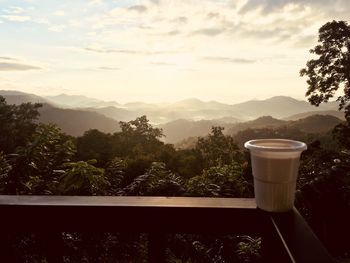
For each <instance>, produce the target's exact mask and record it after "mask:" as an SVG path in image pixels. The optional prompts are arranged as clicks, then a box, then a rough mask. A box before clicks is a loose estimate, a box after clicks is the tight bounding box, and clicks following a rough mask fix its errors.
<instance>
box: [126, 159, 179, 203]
mask: <svg viewBox="0 0 350 263" xmlns="http://www.w3.org/2000/svg"><path fill="white" fill-rule="evenodd" d="M183 193H184V185H183V181H182V179H181V178H180V177H179V176H176V175H175V174H173V173H172V172H171V171H169V170H167V169H166V168H165V164H164V163H157V162H154V163H152V165H151V167H150V168H149V169H148V170H147V172H146V173H145V174H143V175H140V176H138V177H137V178H135V180H134V181H133V182H132V183H131V184H130V185H128V186H127V187H125V188H124V189H123V194H124V195H150V196H179V195H182V194H183Z"/></svg>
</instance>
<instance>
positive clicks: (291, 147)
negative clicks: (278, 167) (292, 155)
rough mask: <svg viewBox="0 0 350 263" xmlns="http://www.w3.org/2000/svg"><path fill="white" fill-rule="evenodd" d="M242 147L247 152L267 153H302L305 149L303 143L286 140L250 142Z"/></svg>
mask: <svg viewBox="0 0 350 263" xmlns="http://www.w3.org/2000/svg"><path fill="white" fill-rule="evenodd" d="M244 147H245V148H247V149H249V150H254V151H269V152H295V151H299V152H302V151H305V150H306V149H307V146H306V144H305V143H303V142H299V141H294V140H287V139H258V140H250V141H247V142H246V143H245V144H244Z"/></svg>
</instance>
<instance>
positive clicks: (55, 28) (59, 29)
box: [48, 25, 66, 32]
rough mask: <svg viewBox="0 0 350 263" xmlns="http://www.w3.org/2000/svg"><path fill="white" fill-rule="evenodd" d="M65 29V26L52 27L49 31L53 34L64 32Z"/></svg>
mask: <svg viewBox="0 0 350 263" xmlns="http://www.w3.org/2000/svg"><path fill="white" fill-rule="evenodd" d="M65 28H66V26H64V25H51V26H49V27H48V30H49V31H52V32H62V31H63V30H64V29H65Z"/></svg>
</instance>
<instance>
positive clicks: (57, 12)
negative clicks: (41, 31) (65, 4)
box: [53, 10, 66, 16]
mask: <svg viewBox="0 0 350 263" xmlns="http://www.w3.org/2000/svg"><path fill="white" fill-rule="evenodd" d="M53 15H55V16H65V15H66V12H64V11H63V10H57V11H55V12H54V13H53Z"/></svg>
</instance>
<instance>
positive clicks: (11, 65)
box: [0, 62, 41, 71]
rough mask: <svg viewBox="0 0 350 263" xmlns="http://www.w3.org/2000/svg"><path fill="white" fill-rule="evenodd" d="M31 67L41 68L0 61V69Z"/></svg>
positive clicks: (26, 68)
mask: <svg viewBox="0 0 350 263" xmlns="http://www.w3.org/2000/svg"><path fill="white" fill-rule="evenodd" d="M33 69H41V68H40V67H37V66H32V65H27V64H20V63H12V62H0V71H24V70H33Z"/></svg>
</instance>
